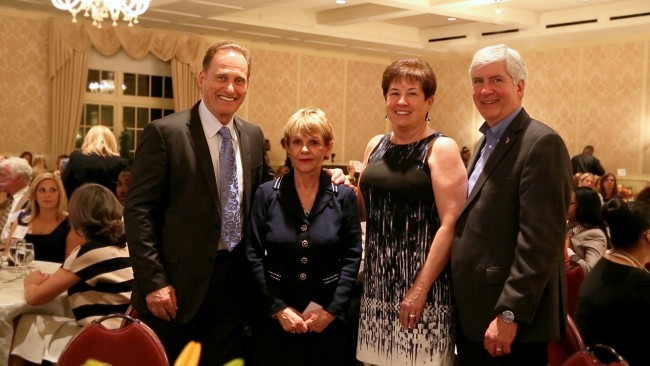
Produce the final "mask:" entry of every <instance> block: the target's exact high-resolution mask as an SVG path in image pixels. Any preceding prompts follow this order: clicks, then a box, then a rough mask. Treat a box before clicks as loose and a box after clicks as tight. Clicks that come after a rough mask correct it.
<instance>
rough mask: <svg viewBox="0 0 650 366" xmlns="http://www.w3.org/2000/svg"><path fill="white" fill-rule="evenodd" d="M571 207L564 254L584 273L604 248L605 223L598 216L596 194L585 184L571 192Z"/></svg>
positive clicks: (599, 205)
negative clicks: (569, 227)
mask: <svg viewBox="0 0 650 366" xmlns="http://www.w3.org/2000/svg"><path fill="white" fill-rule="evenodd" d="M571 203H572V205H571V206H572V207H570V208H569V212H568V215H567V220H568V221H569V226H572V227H573V228H572V229H571V230H569V233H568V235H567V256H568V257H569V259H571V260H572V261H574V262H576V263H578V264H579V265H580V267H582V269H583V270H584V273H585V274H587V273H589V271H590V270H591V269H592V268H593V266H594V265H596V262H598V260H600V258H601V257H602V256H603V254H605V251H606V250H607V226H606V225H605V222H603V219H602V217H601V216H600V209H601V203H600V197H599V196H598V192H596V191H595V190H593V189H592V188H589V187H578V188H576V189H575V191H574V192H573V193H572V201H571Z"/></svg>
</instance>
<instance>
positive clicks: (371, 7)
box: [0, 0, 650, 57]
mask: <svg viewBox="0 0 650 366" xmlns="http://www.w3.org/2000/svg"><path fill="white" fill-rule="evenodd" d="M68 1H69V0H68ZM3 6H4V7H5V8H15V9H18V10H20V11H22V10H25V11H36V12H46V13H49V14H57V15H60V16H65V15H66V14H67V13H66V12H64V11H62V10H58V9H55V8H54V6H53V5H52V4H51V0H0V7H3ZM497 12H500V14H497ZM67 16H70V15H69V14H67ZM70 17H71V16H70ZM79 17H80V18H82V16H81V14H79ZM450 17H454V18H456V20H455V21H450V20H448V18H450ZM104 26H105V27H106V26H110V23H109V22H104ZM136 26H137V27H143V28H149V29H164V30H174V31H181V32H192V33H198V34H203V35H208V36H213V37H220V38H233V39H238V40H249V41H253V42H255V43H262V44H272V45H283V46H297V47H301V48H305V47H307V48H311V49H316V50H324V51H342V52H347V53H353V54H360V55H374V56H377V55H380V56H381V55H383V56H386V57H396V56H397V57H400V56H417V57H425V56H447V55H452V56H453V55H458V54H468V53H469V54H471V53H473V52H474V51H476V50H477V49H478V48H480V47H483V46H486V45H491V44H495V43H506V44H508V45H509V46H511V47H515V48H524V47H536V46H539V45H544V44H562V43H567V42H583V41H593V40H605V39H612V38H614V39H620V38H625V37H631V36H635V35H638V34H644V35H647V34H650V0H347V4H345V5H338V4H336V3H335V0H275V1H268V0H152V1H151V5H150V7H149V10H148V11H147V12H146V13H145V14H144V15H142V16H141V17H140V24H138V25H136Z"/></svg>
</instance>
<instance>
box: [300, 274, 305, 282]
mask: <svg viewBox="0 0 650 366" xmlns="http://www.w3.org/2000/svg"><path fill="white" fill-rule="evenodd" d="M300 279H301V280H303V281H304V280H306V279H307V275H306V274H304V273H301V274H300Z"/></svg>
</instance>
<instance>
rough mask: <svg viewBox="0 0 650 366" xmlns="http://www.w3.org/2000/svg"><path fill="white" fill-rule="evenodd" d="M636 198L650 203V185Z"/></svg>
mask: <svg viewBox="0 0 650 366" xmlns="http://www.w3.org/2000/svg"><path fill="white" fill-rule="evenodd" d="M634 200H635V201H641V202H645V203H649V204H650V187H645V188H643V189H642V190H641V191H640V192H639V193H637V195H636V197H634Z"/></svg>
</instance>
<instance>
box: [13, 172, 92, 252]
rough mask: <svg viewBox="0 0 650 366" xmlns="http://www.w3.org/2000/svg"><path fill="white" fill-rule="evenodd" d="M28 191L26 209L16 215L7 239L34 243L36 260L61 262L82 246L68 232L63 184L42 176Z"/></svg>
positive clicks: (50, 176)
mask: <svg viewBox="0 0 650 366" xmlns="http://www.w3.org/2000/svg"><path fill="white" fill-rule="evenodd" d="M29 189H30V192H29V197H30V202H29V208H28V209H27V210H26V211H22V212H21V213H19V214H18V219H17V220H16V221H15V222H14V223H13V225H12V227H11V229H10V232H9V238H12V239H24V240H25V241H26V242H28V243H34V259H35V260H37V261H47V262H57V263H63V260H64V259H65V258H66V257H67V256H68V254H70V252H71V251H72V249H74V248H75V247H78V246H79V245H81V244H82V243H83V238H82V237H81V236H79V235H78V234H77V233H75V232H74V231H71V230H70V223H69V221H68V212H67V211H66V210H67V209H68V199H67V198H66V195H65V191H64V190H63V183H61V179H59V177H58V176H56V175H54V174H53V173H42V174H39V175H38V176H37V177H35V178H34V180H33V181H32V184H31V186H30V188H29ZM8 247H9V246H8V245H5V248H8ZM5 254H7V253H5Z"/></svg>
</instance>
